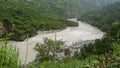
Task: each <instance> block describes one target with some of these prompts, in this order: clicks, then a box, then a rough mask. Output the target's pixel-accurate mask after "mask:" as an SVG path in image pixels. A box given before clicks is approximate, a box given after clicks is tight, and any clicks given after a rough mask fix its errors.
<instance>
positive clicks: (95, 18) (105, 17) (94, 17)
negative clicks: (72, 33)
mask: <svg viewBox="0 0 120 68" xmlns="http://www.w3.org/2000/svg"><path fill="white" fill-rule="evenodd" d="M119 6H120V2H116V3H114V4H111V5H108V6H106V7H104V8H102V9H101V10H100V11H93V12H88V13H86V14H83V15H82V16H81V17H80V18H79V20H82V21H85V22H87V23H90V24H92V25H94V26H97V27H98V28H100V29H101V30H103V31H107V30H108V29H109V28H110V26H111V25H112V24H113V23H120V12H119V11H120V7H119Z"/></svg>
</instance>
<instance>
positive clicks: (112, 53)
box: [0, 0, 120, 68]
mask: <svg viewBox="0 0 120 68" xmlns="http://www.w3.org/2000/svg"><path fill="white" fill-rule="evenodd" d="M41 1H42V0H41ZM20 4H21V5H20ZM119 6H120V2H118V3H115V4H112V5H108V6H107V7H105V8H102V9H101V11H94V12H95V13H94V12H89V13H87V14H84V16H83V17H81V18H80V20H82V21H85V22H88V23H90V24H92V25H94V26H96V27H98V28H101V29H102V30H104V31H106V34H105V36H104V37H103V38H102V39H97V40H95V43H93V44H88V45H84V47H82V48H81V50H80V52H75V54H74V56H73V57H70V55H69V53H70V50H69V49H66V50H61V46H62V45H63V44H64V43H63V42H62V41H56V40H50V39H48V38H45V39H44V42H43V43H38V44H36V47H35V50H36V51H37V56H36V59H35V61H33V62H31V63H29V64H28V65H22V64H20V61H19V60H18V57H19V54H18V52H17V50H16V48H15V47H13V46H12V45H11V46H10V45H9V46H8V45H7V42H6V43H5V44H0V45H1V46H0V68H21V67H22V68H120V58H119V57H120V20H119V19H120V16H119V15H120V12H119V10H120V8H119ZM0 7H1V8H0V10H1V11H0V20H1V22H3V24H4V27H5V28H6V35H5V36H6V37H7V36H9V37H12V38H14V37H16V39H18V37H21V34H22V35H24V36H26V34H28V33H29V34H28V35H30V36H31V35H33V34H32V33H34V32H35V33H36V31H37V30H38V29H41V30H50V29H61V28H65V27H66V26H67V25H69V26H71V25H70V24H73V23H74V22H71V23H68V21H66V20H64V19H63V18H61V17H60V16H59V15H57V13H56V12H52V11H53V10H47V9H45V8H44V7H43V6H42V5H40V4H39V5H38V4H33V3H31V2H30V3H28V2H17V1H14V0H13V1H8V0H0ZM31 7H33V8H31ZM8 9H9V10H8ZM38 9H40V10H38ZM43 11H44V12H43ZM76 25H77V24H75V26H76ZM13 36H14V37H13ZM5 40H7V38H5ZM61 51H62V52H65V57H64V58H62V60H58V58H57V56H56V53H59V52H61Z"/></svg>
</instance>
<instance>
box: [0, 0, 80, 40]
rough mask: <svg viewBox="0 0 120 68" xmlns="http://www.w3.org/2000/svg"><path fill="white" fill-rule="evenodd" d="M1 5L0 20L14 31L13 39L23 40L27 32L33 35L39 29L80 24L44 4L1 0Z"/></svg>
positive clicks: (52, 28) (60, 27) (62, 27)
mask: <svg viewBox="0 0 120 68" xmlns="http://www.w3.org/2000/svg"><path fill="white" fill-rule="evenodd" d="M0 7H1V8H0V10H1V11H0V21H1V22H2V23H3V24H4V27H5V28H6V31H7V32H9V33H12V36H11V39H12V40H19V41H22V40H24V39H25V38H26V34H27V33H29V37H31V36H34V35H35V34H36V32H37V30H56V29H64V28H65V27H66V26H76V25H78V23H74V22H70V21H67V20H65V19H63V18H62V17H61V16H60V15H58V14H56V13H55V12H54V11H52V10H51V9H47V8H46V7H45V6H44V5H42V4H34V3H32V2H19V1H14V0H13V1H4V0H0ZM74 24H75V25H74ZM13 25H14V26H13ZM13 28H14V30H13Z"/></svg>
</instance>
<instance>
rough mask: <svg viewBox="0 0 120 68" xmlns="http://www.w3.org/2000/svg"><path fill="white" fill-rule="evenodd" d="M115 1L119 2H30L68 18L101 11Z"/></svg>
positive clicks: (104, 0)
mask: <svg viewBox="0 0 120 68" xmlns="http://www.w3.org/2000/svg"><path fill="white" fill-rule="evenodd" d="M115 1H120V0H31V2H36V3H38V4H39V3H42V4H43V5H45V6H47V8H48V9H52V10H54V11H55V12H56V13H58V14H60V15H62V16H65V17H69V18H74V17H79V16H80V15H81V14H83V13H86V12H89V11H92V10H98V9H101V8H102V7H104V6H106V5H108V4H111V3H114V2H115ZM61 9H62V10H61Z"/></svg>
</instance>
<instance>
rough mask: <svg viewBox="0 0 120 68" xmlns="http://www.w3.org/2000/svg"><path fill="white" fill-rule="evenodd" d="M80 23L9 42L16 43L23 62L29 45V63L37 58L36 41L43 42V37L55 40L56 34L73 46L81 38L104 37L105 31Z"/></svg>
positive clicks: (58, 38) (93, 38)
mask: <svg viewBox="0 0 120 68" xmlns="http://www.w3.org/2000/svg"><path fill="white" fill-rule="evenodd" d="M73 20H74V19H73ZM78 23H79V26H78V27H67V28H66V29H65V30H61V31H58V32H53V33H51V32H50V33H44V32H43V33H41V32H38V34H37V35H36V36H34V37H31V38H28V39H26V40H25V41H23V42H16V41H9V43H10V44H14V45H16V47H17V48H18V49H19V53H20V60H21V62H22V63H24V62H25V59H26V58H25V57H26V51H27V47H28V53H27V62H26V63H29V62H31V61H33V60H34V59H35V56H36V52H35V51H34V49H33V48H34V47H35V45H36V43H37V42H40V43H42V41H43V38H45V37H48V38H50V39H53V40H54V39H55V35H56V39H57V40H63V41H65V45H66V46H71V45H72V44H73V43H75V42H79V41H80V40H81V41H86V40H95V39H100V38H102V37H103V35H104V33H103V32H101V31H100V30H99V29H97V28H96V27H93V26H91V25H89V24H87V23H83V22H81V21H78Z"/></svg>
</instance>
